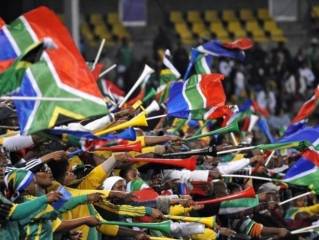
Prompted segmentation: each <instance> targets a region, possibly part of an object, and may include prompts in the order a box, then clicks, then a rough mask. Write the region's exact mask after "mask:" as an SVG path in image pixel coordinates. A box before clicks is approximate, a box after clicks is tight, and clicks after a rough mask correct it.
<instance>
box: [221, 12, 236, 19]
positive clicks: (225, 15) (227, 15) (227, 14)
mask: <svg viewBox="0 0 319 240" xmlns="http://www.w3.org/2000/svg"><path fill="white" fill-rule="evenodd" d="M222 18H223V20H225V21H228V22H229V21H236V20H237V17H236V14H235V12H234V11H233V10H223V12H222Z"/></svg>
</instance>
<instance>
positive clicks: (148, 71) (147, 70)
mask: <svg viewBox="0 0 319 240" xmlns="http://www.w3.org/2000/svg"><path fill="white" fill-rule="evenodd" d="M153 72H154V69H153V68H151V67H150V66H148V65H147V64H145V67H144V70H143V72H142V74H141V75H140V77H139V78H138V79H137V81H136V82H135V84H134V85H133V87H132V88H131V89H130V91H129V92H128V93H127V94H126V96H125V97H124V99H123V100H122V102H121V103H120V105H119V107H120V108H121V107H122V106H123V105H124V103H125V102H126V101H127V99H129V98H130V96H131V95H132V94H133V92H134V91H135V90H136V88H138V87H139V86H140V85H141V84H142V82H143V81H144V80H145V79H146V78H147V77H148V76H149V75H151V74H152V73H153Z"/></svg>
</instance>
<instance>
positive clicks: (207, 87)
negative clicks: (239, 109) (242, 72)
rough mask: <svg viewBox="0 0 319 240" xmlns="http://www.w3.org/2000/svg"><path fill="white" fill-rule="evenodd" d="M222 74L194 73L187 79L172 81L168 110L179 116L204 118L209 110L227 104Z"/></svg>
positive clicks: (169, 112) (171, 114)
mask: <svg viewBox="0 0 319 240" xmlns="http://www.w3.org/2000/svg"><path fill="white" fill-rule="evenodd" d="M223 79H224V76H223V75H222V74H206V75H193V76H192V77H191V78H189V79H188V80H187V81H185V82H183V81H178V82H174V83H172V85H171V87H170V90H169V98H168V102H167V111H168V115H169V116H173V117H177V118H192V119H203V118H204V114H205V113H206V111H207V110H209V109H210V108H212V107H214V106H222V105H224V104H225V100H226V97H225V93H224V89H223V85H222V83H221V80H223Z"/></svg>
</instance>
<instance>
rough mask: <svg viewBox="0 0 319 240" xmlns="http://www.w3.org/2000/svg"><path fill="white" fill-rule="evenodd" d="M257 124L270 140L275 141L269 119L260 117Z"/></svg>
mask: <svg viewBox="0 0 319 240" xmlns="http://www.w3.org/2000/svg"><path fill="white" fill-rule="evenodd" d="M257 125H258V127H259V129H260V130H261V131H262V133H263V134H264V135H265V136H266V137H267V139H268V140H269V142H271V143H274V142H275V139H274V137H273V135H272V134H271V132H270V128H269V125H268V122H267V119H266V118H264V117H261V118H259V120H258V122H257Z"/></svg>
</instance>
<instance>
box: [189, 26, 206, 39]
mask: <svg viewBox="0 0 319 240" xmlns="http://www.w3.org/2000/svg"><path fill="white" fill-rule="evenodd" d="M192 32H193V33H196V34H197V35H199V36H200V37H203V38H204V37H209V32H208V31H207V29H206V27H205V25H204V24H203V23H194V24H193V26H192Z"/></svg>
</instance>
